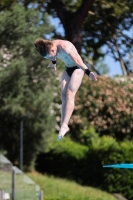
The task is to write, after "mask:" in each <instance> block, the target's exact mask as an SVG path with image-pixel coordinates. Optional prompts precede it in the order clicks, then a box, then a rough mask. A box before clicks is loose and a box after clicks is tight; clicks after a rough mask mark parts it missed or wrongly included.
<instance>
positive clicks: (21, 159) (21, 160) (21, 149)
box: [20, 118, 23, 171]
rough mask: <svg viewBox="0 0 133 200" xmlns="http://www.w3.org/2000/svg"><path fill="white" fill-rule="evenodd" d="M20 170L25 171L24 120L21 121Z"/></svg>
mask: <svg viewBox="0 0 133 200" xmlns="http://www.w3.org/2000/svg"><path fill="white" fill-rule="evenodd" d="M20 169H21V171H23V118H21V119H20Z"/></svg>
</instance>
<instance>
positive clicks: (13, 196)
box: [12, 167, 15, 200]
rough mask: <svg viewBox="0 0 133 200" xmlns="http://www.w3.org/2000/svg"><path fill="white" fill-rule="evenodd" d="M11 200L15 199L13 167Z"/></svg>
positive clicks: (13, 169) (13, 173) (13, 172)
mask: <svg viewBox="0 0 133 200" xmlns="http://www.w3.org/2000/svg"><path fill="white" fill-rule="evenodd" d="M12 200H15V168H14V167H12Z"/></svg>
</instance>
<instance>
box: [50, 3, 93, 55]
mask: <svg viewBox="0 0 133 200" xmlns="http://www.w3.org/2000/svg"><path fill="white" fill-rule="evenodd" d="M93 2H94V0H83V1H82V4H81V5H80V7H79V8H78V10H77V11H76V12H71V11H69V10H67V8H66V6H65V4H64V3H63V0H54V1H52V2H51V3H52V7H53V8H54V9H55V11H56V13H57V16H58V18H59V19H60V20H61V23H62V25H63V27H64V29H65V36H66V39H67V40H69V41H70V42H72V43H73V44H74V45H75V47H76V48H77V50H78V52H79V53H80V52H81V44H82V38H81V32H82V25H83V21H84V19H85V17H86V16H87V14H88V11H89V10H90V8H91V6H92V4H93Z"/></svg>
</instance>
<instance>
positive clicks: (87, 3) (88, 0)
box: [74, 0, 94, 26]
mask: <svg viewBox="0 0 133 200" xmlns="http://www.w3.org/2000/svg"><path fill="white" fill-rule="evenodd" d="M93 2H94V0H83V2H82V4H81V6H80V7H79V9H78V10H77V11H76V12H75V14H74V20H75V21H77V22H78V24H80V26H81V25H82V22H83V21H84V19H85V17H86V16H87V14H88V11H89V10H90V8H91V6H92V4H93Z"/></svg>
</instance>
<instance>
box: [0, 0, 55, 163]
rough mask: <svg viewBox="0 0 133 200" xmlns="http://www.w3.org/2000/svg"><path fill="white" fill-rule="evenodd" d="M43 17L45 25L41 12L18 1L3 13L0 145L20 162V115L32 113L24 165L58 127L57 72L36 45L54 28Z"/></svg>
mask: <svg viewBox="0 0 133 200" xmlns="http://www.w3.org/2000/svg"><path fill="white" fill-rule="evenodd" d="M43 17H44V18H43V23H44V24H43V23H41V22H40V17H39V13H38V11H35V10H34V9H28V10H25V8H24V7H23V6H22V5H18V4H17V5H14V6H12V7H11V8H10V10H9V11H7V10H5V11H4V12H1V13H0V24H1V29H0V47H1V50H0V86H1V87H0V119H1V120H0V148H1V149H5V150H6V151H7V155H8V158H9V159H10V160H11V161H12V162H13V163H15V162H16V164H18V159H19V148H20V147H19V143H20V139H19V130H20V117H21V116H23V115H25V114H27V113H28V114H32V116H31V117H30V118H26V119H25V120H24V165H25V166H28V167H30V166H31V164H32V163H33V162H34V160H35V158H36V154H37V153H38V152H39V150H40V149H41V148H42V141H43V145H45V146H46V142H47V139H48V137H49V135H50V132H51V131H52V130H55V129H54V128H55V119H54V118H55V117H54V116H53V114H52V113H53V110H52V106H51V105H52V104H51V102H52V101H53V98H54V96H53V91H54V87H53V85H56V80H55V79H53V75H55V74H54V73H53V70H48V69H46V66H47V64H48V63H47V61H46V60H45V61H44V60H43V59H42V58H41V57H40V56H39V55H38V54H37V52H36V51H35V49H34V45H33V43H34V41H35V39H37V38H39V37H41V38H43V37H44V36H45V35H44V34H48V33H50V32H51V31H52V30H53V27H52V26H50V25H49V21H48V16H47V14H45V15H44V16H43ZM44 141H45V142H44Z"/></svg>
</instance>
